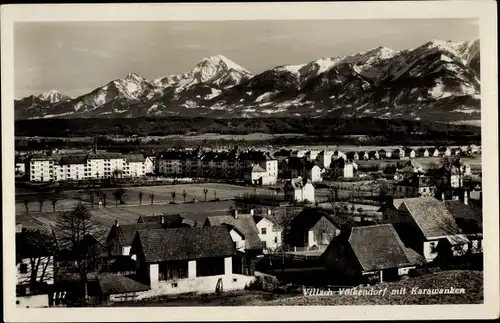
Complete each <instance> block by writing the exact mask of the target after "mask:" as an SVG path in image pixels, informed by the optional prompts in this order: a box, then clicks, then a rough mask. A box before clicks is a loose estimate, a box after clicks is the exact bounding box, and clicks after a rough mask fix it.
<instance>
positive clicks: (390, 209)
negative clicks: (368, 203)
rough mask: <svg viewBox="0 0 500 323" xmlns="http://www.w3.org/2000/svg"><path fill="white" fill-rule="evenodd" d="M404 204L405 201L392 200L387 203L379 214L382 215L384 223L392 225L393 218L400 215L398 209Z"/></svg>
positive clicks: (379, 210) (380, 209)
mask: <svg viewBox="0 0 500 323" xmlns="http://www.w3.org/2000/svg"><path fill="white" fill-rule="evenodd" d="M403 202H404V199H395V198H391V199H390V201H387V202H385V203H384V204H383V205H382V206H381V207H380V208H379V209H378V210H377V212H380V213H382V221H383V222H384V223H392V222H393V217H395V216H397V215H398V208H399V206H400V205H401V204H402V203H403Z"/></svg>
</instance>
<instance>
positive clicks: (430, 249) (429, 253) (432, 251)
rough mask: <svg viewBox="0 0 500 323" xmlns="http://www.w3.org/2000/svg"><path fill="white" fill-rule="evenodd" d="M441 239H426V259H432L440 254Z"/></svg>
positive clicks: (424, 251)
mask: <svg viewBox="0 0 500 323" xmlns="http://www.w3.org/2000/svg"><path fill="white" fill-rule="evenodd" d="M440 242H441V241H439V239H436V240H429V241H424V249H423V255H424V257H425V260H426V261H432V260H434V259H435V258H436V257H437V256H438V245H439V243H440Z"/></svg>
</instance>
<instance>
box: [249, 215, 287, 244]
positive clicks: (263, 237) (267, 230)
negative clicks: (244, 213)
mask: <svg viewBox="0 0 500 323" xmlns="http://www.w3.org/2000/svg"><path fill="white" fill-rule="evenodd" d="M254 221H255V224H256V226H257V231H258V232H259V238H260V241H262V245H263V247H264V253H266V251H274V250H276V248H278V247H279V246H280V245H281V239H282V233H283V230H282V229H281V227H280V226H279V225H278V224H277V223H276V221H275V220H274V219H273V218H272V216H271V215H270V214H267V215H254Z"/></svg>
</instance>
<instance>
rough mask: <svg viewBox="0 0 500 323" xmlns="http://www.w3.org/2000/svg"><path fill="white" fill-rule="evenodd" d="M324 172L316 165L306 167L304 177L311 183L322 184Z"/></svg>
mask: <svg viewBox="0 0 500 323" xmlns="http://www.w3.org/2000/svg"><path fill="white" fill-rule="evenodd" d="M323 172H324V170H323V169H322V168H321V167H319V166H318V165H316V164H314V165H310V166H306V168H305V173H304V177H305V178H307V179H310V180H311V182H313V183H317V182H322V181H323V175H322V174H323Z"/></svg>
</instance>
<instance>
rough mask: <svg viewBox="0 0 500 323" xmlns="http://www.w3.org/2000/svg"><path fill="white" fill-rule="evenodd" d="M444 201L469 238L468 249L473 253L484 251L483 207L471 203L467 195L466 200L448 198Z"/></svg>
mask: <svg viewBox="0 0 500 323" xmlns="http://www.w3.org/2000/svg"><path fill="white" fill-rule="evenodd" d="M444 203H445V205H446V208H447V209H448V211H449V212H450V213H451V215H452V216H453V218H454V219H455V222H456V223H457V225H458V227H459V228H460V229H461V230H462V231H463V232H464V234H465V235H466V236H467V238H468V239H469V241H470V243H469V246H468V250H469V251H470V252H471V253H481V252H483V243H482V242H483V212H482V211H481V209H480V208H479V207H475V206H473V205H470V204H469V202H468V198H467V197H465V199H464V201H460V200H447V201H445V202H444Z"/></svg>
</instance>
